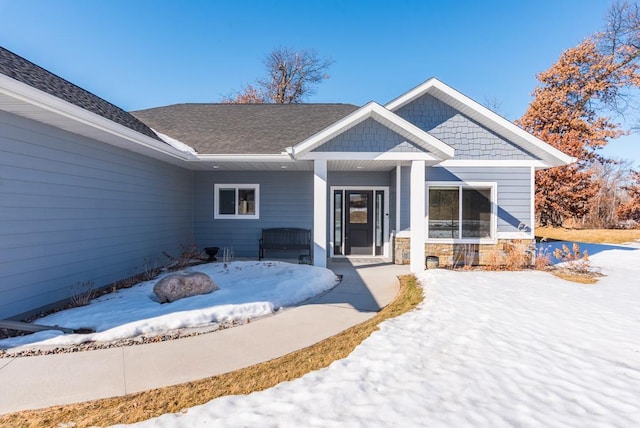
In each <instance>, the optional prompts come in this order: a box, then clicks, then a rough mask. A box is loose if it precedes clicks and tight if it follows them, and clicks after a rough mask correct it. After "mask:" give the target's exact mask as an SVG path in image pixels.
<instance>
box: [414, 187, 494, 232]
mask: <svg viewBox="0 0 640 428" xmlns="http://www.w3.org/2000/svg"><path fill="white" fill-rule="evenodd" d="M426 184H427V185H426V189H425V200H426V211H427V214H426V216H425V231H426V232H425V233H426V237H425V238H426V242H428V243H433V244H495V243H497V242H498V183H496V182H494V181H473V182H468V181H427V183H426ZM432 187H449V188H451V187H457V188H458V189H460V191H459V192H458V195H459V196H458V197H459V198H460V199H459V204H458V210H459V212H458V215H459V216H460V217H462V189H491V231H490V233H491V237H490V238H457V239H451V238H429V189H430V188H432ZM459 228H460V236H462V222H460V226H459Z"/></svg>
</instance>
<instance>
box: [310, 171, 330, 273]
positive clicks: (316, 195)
mask: <svg viewBox="0 0 640 428" xmlns="http://www.w3.org/2000/svg"><path fill="white" fill-rule="evenodd" d="M313 265H314V266H319V267H327V161H326V160H315V161H313Z"/></svg>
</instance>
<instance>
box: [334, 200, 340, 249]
mask: <svg viewBox="0 0 640 428" xmlns="http://www.w3.org/2000/svg"><path fill="white" fill-rule="evenodd" d="M333 254H336V255H342V190H336V191H335V193H334V194H333Z"/></svg>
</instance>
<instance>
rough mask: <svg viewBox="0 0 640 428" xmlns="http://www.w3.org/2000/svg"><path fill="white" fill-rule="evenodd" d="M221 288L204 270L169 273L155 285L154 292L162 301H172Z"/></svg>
mask: <svg viewBox="0 0 640 428" xmlns="http://www.w3.org/2000/svg"><path fill="white" fill-rule="evenodd" d="M219 289H220V288H219V287H218V286H217V285H216V283H215V282H213V279H211V277H210V276H209V275H207V274H206V273H202V272H192V273H187V274H171V275H167V276H165V277H164V278H162V279H161V280H160V281H158V282H157V283H156V285H154V286H153V292H154V293H155V295H156V296H158V300H160V303H171V302H175V301H176V300H179V299H183V298H185V297H190V296H196V295H198V294H209V293H211V292H213V291H215V290H219Z"/></svg>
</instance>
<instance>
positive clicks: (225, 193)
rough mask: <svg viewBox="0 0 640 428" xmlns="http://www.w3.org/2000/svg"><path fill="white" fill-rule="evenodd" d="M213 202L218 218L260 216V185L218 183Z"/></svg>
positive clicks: (214, 211) (251, 217)
mask: <svg viewBox="0 0 640 428" xmlns="http://www.w3.org/2000/svg"><path fill="white" fill-rule="evenodd" d="M213 204H214V207H213V214H214V215H213V217H214V218H216V219H225V218H226V219H231V218H232V219H257V218H260V185H259V184H216V185H215V186H214V203H213Z"/></svg>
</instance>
